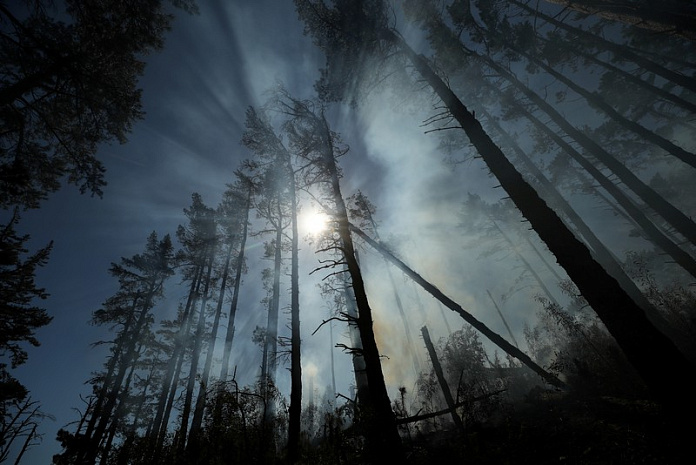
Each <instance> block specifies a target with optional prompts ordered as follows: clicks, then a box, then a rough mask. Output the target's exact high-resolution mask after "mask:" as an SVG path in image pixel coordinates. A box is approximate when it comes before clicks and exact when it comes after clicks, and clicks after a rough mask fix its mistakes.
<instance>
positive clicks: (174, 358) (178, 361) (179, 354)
mask: <svg viewBox="0 0 696 465" xmlns="http://www.w3.org/2000/svg"><path fill="white" fill-rule="evenodd" d="M203 272H204V269H203V266H201V265H199V266H197V267H196V270H195V272H194V277H193V280H192V281H191V288H190V289H189V294H188V297H187V299H186V305H185V306H184V311H183V314H182V315H181V326H180V327H179V331H177V337H176V338H175V341H174V350H173V352H172V354H171V357H170V358H169V361H168V362H167V369H166V372H165V375H164V379H163V380H162V385H161V389H162V390H161V392H160V394H159V398H158V401H157V409H156V413H155V418H154V420H153V422H152V424H153V426H152V429H151V430H150V435H149V437H150V438H151V439H152V440H153V442H154V449H153V450H152V454H153V455H152V458H153V460H154V461H155V462H156V461H157V460H159V453H160V450H161V448H162V444H163V443H164V437H165V435H166V433H167V427H168V425H169V416H170V413H171V409H172V405H173V402H174V396H175V394H176V390H177V388H176V385H177V381H178V379H179V375H180V373H181V367H182V365H183V359H184V355H183V352H184V342H183V341H184V340H185V338H186V335H188V333H189V331H190V329H191V328H190V327H191V318H192V316H193V312H192V311H191V310H192V309H193V308H195V306H196V304H197V302H198V292H199V290H200V286H201V283H202V281H203Z"/></svg>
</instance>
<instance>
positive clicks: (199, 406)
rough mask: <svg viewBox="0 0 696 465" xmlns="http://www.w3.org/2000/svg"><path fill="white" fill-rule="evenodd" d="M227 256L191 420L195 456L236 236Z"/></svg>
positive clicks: (230, 243)
mask: <svg viewBox="0 0 696 465" xmlns="http://www.w3.org/2000/svg"><path fill="white" fill-rule="evenodd" d="M228 246H229V248H228V249H227V256H226V257H225V266H224V269H223V271H222V282H221V283H220V292H219V293H218V300H217V306H216V307H215V318H214V320H213V327H212V328H211V331H210V337H209V338H208V351H207V352H206V354H205V364H204V365H203V373H202V374H201V380H200V388H199V389H198V397H196V407H195V408H194V410H193V420H191V429H190V432H189V445H190V446H187V448H189V449H191V450H190V451H191V452H192V453H193V454H194V456H195V450H194V449H195V448H196V447H197V445H198V431H199V430H200V428H201V424H202V423H203V412H204V410H205V403H206V400H207V388H208V380H209V378H210V370H211V368H212V366H213V354H214V353H215V341H216V340H217V333H218V330H219V328H220V317H221V316H222V304H223V303H224V300H225V291H226V290H227V277H228V275H229V272H230V261H231V260H232V251H233V250H234V238H230V241H229V244H228Z"/></svg>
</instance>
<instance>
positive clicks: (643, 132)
mask: <svg viewBox="0 0 696 465" xmlns="http://www.w3.org/2000/svg"><path fill="white" fill-rule="evenodd" d="M508 46H509V47H510V50H512V51H513V52H516V53H519V54H520V55H522V56H523V57H525V58H526V59H527V60H529V62H530V63H533V64H535V65H536V66H539V67H540V68H541V69H543V70H544V71H546V72H547V73H548V74H549V75H550V76H553V77H554V78H555V79H557V80H558V81H559V82H562V83H563V84H565V85H566V86H567V87H568V88H569V89H571V90H572V91H573V92H575V93H576V94H578V95H581V96H582V97H583V98H585V100H586V101H587V103H588V104H589V105H590V107H592V108H597V109H599V110H601V111H603V112H604V113H605V114H606V115H607V116H608V117H609V118H611V120H612V121H614V122H616V123H617V124H618V125H619V126H621V127H623V128H624V129H626V130H628V131H630V132H632V133H634V134H636V135H638V136H639V137H641V138H642V139H644V140H646V141H648V142H650V143H651V144H655V145H657V146H658V147H660V148H661V149H663V150H665V151H667V152H668V153H669V154H670V155H672V156H674V157H676V158H678V159H679V160H681V161H682V162H684V163H686V164H687V165H690V166H691V167H694V168H696V155H695V154H693V153H691V152H689V151H688V150H685V149H683V148H681V147H679V146H678V145H676V144H674V143H673V142H671V141H669V140H667V139H665V138H664V137H662V136H660V135H659V134H657V133H655V132H653V131H651V130H649V129H648V128H646V127H645V126H643V125H641V124H640V123H637V122H635V121H632V120H630V119H628V118H626V117H625V116H623V115H622V114H621V113H619V112H618V111H616V110H615V109H614V108H613V107H612V106H611V105H609V104H608V103H607V102H606V100H604V99H603V98H602V97H600V96H599V94H597V93H594V92H590V91H589V90H587V89H585V88H584V87H582V86H580V85H578V84H577V83H576V82H574V81H573V80H571V79H569V78H568V77H566V76H564V75H563V74H561V73H559V72H558V71H556V70H555V69H554V68H553V67H551V66H549V65H547V64H546V62H544V61H543V60H541V59H539V58H537V57H535V56H533V55H530V54H529V53H527V52H525V51H524V50H522V49H521V48H519V47H516V46H514V45H508Z"/></svg>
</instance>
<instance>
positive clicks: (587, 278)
mask: <svg viewBox="0 0 696 465" xmlns="http://www.w3.org/2000/svg"><path fill="white" fill-rule="evenodd" d="M382 32H383V37H384V38H385V39H386V40H388V41H389V42H390V43H392V44H394V45H395V46H396V47H397V48H398V49H399V50H401V52H402V53H403V54H404V55H405V56H406V57H407V58H408V59H409V61H410V62H411V63H412V64H413V66H414V67H415V69H416V70H417V71H418V73H419V74H420V75H421V76H422V77H423V79H424V80H425V81H426V82H427V83H428V84H429V85H430V86H431V88H432V89H433V91H434V92H435V93H436V94H437V95H438V96H439V97H440V99H441V100H442V102H443V104H444V105H445V107H446V108H447V109H448V110H449V112H450V114H451V115H452V117H453V118H454V119H455V120H456V121H457V122H458V123H459V124H460V125H461V127H462V129H463V130H464V132H465V133H466V134H467V136H468V137H469V140H470V141H471V143H472V144H473V145H474V147H476V150H477V151H478V153H479V154H480V155H481V157H482V159H483V161H484V162H485V163H486V165H487V166H488V168H489V169H490V170H491V172H492V173H493V175H494V176H495V177H496V178H497V179H498V181H499V182H500V185H501V186H502V187H503V189H504V190H505V191H506V192H507V193H508V195H509V196H510V199H511V200H512V201H513V202H514V203H515V205H516V206H517V208H518V209H519V210H520V212H521V213H522V215H523V216H524V217H525V218H527V220H529V222H530V224H531V225H532V228H533V229H534V230H535V231H536V233H537V234H538V235H539V237H540V238H541V239H542V241H544V243H546V245H547V247H548V248H549V250H550V251H551V253H553V254H554V255H555V256H556V259H557V260H558V263H559V265H561V267H563V268H564V269H565V270H566V273H567V274H568V276H569V277H570V278H571V279H572V280H573V282H574V283H575V284H576V285H577V287H578V289H579V290H580V292H581V293H582V294H583V296H584V297H585V299H586V300H587V301H588V303H589V304H590V305H591V306H592V308H593V309H594V310H595V312H596V313H597V315H598V316H599V318H600V319H601V320H602V322H603V323H604V324H605V326H606V327H607V329H608V330H609V332H610V333H611V334H612V336H613V337H614V338H615V339H616V341H617V343H618V344H619V346H620V347H621V348H622V350H623V351H624V353H625V355H626V357H627V358H628V360H629V361H630V362H631V364H632V365H633V367H634V368H635V369H636V371H637V372H638V373H639V374H640V376H641V377H642V379H643V380H644V381H645V383H646V385H647V386H648V387H649V389H650V390H651V391H652V393H653V395H655V396H656V397H657V398H659V399H661V400H662V401H665V402H668V403H670V404H674V402H675V400H676V398H677V397H680V401H682V400H683V401H686V400H687V399H688V398H690V396H691V393H690V391H689V389H687V388H686V386H684V383H683V373H684V371H686V372H688V373H692V372H693V371H694V368H693V366H692V364H691V363H690V362H689V361H688V360H687V359H686V358H685V357H684V356H683V355H682V354H681V352H679V350H678V349H677V348H676V346H675V345H674V343H673V342H672V341H671V340H669V339H668V338H667V337H666V336H664V335H663V334H662V333H661V332H659V331H658V330H657V329H655V327H654V326H653V325H652V324H650V322H649V321H648V320H647V318H646V317H645V314H644V313H643V311H642V310H641V309H640V307H638V306H637V305H636V303H635V302H633V300H631V298H630V297H629V296H628V295H627V294H626V292H625V291H624V290H623V289H622V288H621V286H619V284H618V282H617V281H616V280H615V279H614V278H612V277H611V276H610V275H609V274H608V273H607V272H606V271H605V270H604V268H602V267H601V266H600V265H599V264H598V263H597V262H596V261H595V260H594V259H593V258H592V256H591V254H590V252H589V250H588V249H587V247H586V246H585V245H584V244H583V243H581V242H580V241H578V239H577V238H576V237H575V236H574V235H573V234H572V233H571V232H570V230H569V229H568V228H567V227H566V226H565V224H564V223H563V222H562V221H561V219H560V218H559V217H558V215H556V213H555V212H554V211H553V210H552V209H551V208H549V207H548V205H546V203H545V202H544V201H543V200H542V199H541V198H540V197H539V195H538V194H537V192H536V191H535V190H534V189H533V188H532V187H531V186H530V185H529V184H528V183H527V182H526V181H525V180H524V179H523V178H522V175H521V174H520V173H519V172H518V171H517V170H516V169H515V167H514V166H513V165H512V163H510V161H509V160H508V159H507V158H506V157H505V155H504V154H503V152H502V151H501V150H500V148H499V147H498V146H497V145H496V144H495V143H494V142H493V141H492V140H491V138H490V137H489V136H488V134H486V132H485V131H484V130H483V128H482V127H481V124H480V123H479V122H478V121H477V120H476V118H475V117H474V116H473V115H472V114H471V112H469V111H468V110H467V108H466V107H465V106H464V104H463V103H462V102H461V101H460V100H459V99H458V98H457V97H456V95H454V93H453V92H452V91H451V90H450V88H449V87H447V85H446V84H445V83H444V82H443V81H442V79H440V77H439V76H437V74H435V73H434V72H433V70H432V68H430V66H429V65H428V63H427V61H426V60H425V58H424V57H423V56H422V55H417V54H416V53H415V52H414V51H413V50H412V49H411V48H410V47H409V46H408V45H407V44H406V43H405V42H404V40H403V39H402V38H401V37H400V36H398V35H397V34H395V33H394V32H393V31H391V30H383V31H382ZM675 394H677V395H676V396H675Z"/></svg>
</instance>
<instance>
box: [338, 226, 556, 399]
mask: <svg viewBox="0 0 696 465" xmlns="http://www.w3.org/2000/svg"><path fill="white" fill-rule="evenodd" d="M350 229H351V231H353V232H354V233H355V234H357V235H358V236H360V238H362V239H363V240H364V241H365V242H367V243H368V244H369V245H370V246H371V247H372V248H374V249H375V250H376V251H377V252H379V253H380V254H382V256H383V257H384V258H386V259H387V260H389V261H390V262H391V263H392V264H393V265H394V266H396V267H397V268H399V269H400V270H401V271H403V272H404V274H406V276H408V277H409V278H411V279H412V280H413V281H414V282H415V283H416V284H418V285H419V286H420V287H422V288H423V289H424V290H425V291H426V292H428V293H429V294H430V295H432V296H433V297H435V298H436V299H437V300H438V301H440V302H441V303H442V304H443V305H444V306H445V307H447V308H449V309H450V310H453V311H455V312H457V313H459V315H460V316H461V317H462V318H463V319H464V321H466V322H467V323H469V324H470V325H471V326H473V327H474V328H475V329H476V330H477V331H479V332H480V333H481V334H483V335H484V336H486V337H487V338H488V339H489V340H490V341H491V342H493V343H494V344H495V345H497V346H498V347H500V348H501V349H502V350H503V351H505V352H506V353H507V354H509V355H511V356H513V357H515V358H516V359H518V360H519V361H520V362H522V363H524V364H525V365H527V366H528V367H529V368H531V369H532V371H534V372H535V373H536V374H538V375H539V376H541V377H542V378H543V379H544V380H546V382H548V383H549V384H551V385H553V386H556V387H558V388H565V387H566V385H565V383H563V382H562V381H561V380H559V379H558V378H557V377H556V376H554V375H553V374H551V373H549V372H547V371H546V370H544V369H543V368H542V367H540V366H539V365H537V364H536V363H535V362H534V361H533V360H532V359H531V358H529V356H528V355H527V354H525V353H524V352H522V351H521V350H519V349H518V348H517V347H515V346H513V345H512V344H510V343H509V342H508V341H506V340H505V338H503V337H501V336H500V335H499V334H497V333H495V332H494V331H491V330H490V329H489V328H488V327H487V326H486V325H485V324H483V323H482V322H480V321H479V320H477V319H476V318H475V317H474V316H473V315H472V314H471V313H469V312H467V311H466V310H464V309H463V308H462V307H461V306H460V305H459V304H457V303H456V302H455V301H453V300H452V299H450V298H449V297H447V296H446V295H445V294H443V293H442V291H440V290H439V289H438V288H437V287H435V286H434V285H432V284H431V283H429V282H428V281H426V280H425V279H423V277H421V276H420V275H419V274H418V273H416V272H415V271H414V270H412V269H411V268H410V267H409V266H408V265H406V264H405V263H404V262H402V261H401V260H399V259H398V258H396V257H395V256H394V255H393V254H392V253H391V252H390V251H389V250H388V249H387V248H386V247H384V246H383V245H382V244H380V243H379V242H377V241H375V240H374V239H372V238H371V237H370V236H368V235H367V234H365V233H364V232H363V231H361V230H360V229H359V228H357V227H356V226H353V225H350Z"/></svg>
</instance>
